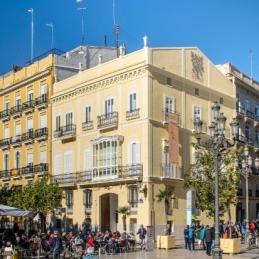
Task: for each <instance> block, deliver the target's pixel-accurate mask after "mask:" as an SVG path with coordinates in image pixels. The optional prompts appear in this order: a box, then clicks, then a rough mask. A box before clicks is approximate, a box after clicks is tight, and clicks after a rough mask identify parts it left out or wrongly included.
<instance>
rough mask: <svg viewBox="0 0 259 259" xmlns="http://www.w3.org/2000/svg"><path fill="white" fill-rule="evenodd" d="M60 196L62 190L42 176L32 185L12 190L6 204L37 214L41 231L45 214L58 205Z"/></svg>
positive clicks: (51, 211)
mask: <svg viewBox="0 0 259 259" xmlns="http://www.w3.org/2000/svg"><path fill="white" fill-rule="evenodd" d="M62 196H63V195H62V190H61V189H60V188H59V187H58V186H57V185H55V184H52V183H48V179H47V178H45V177H43V178H41V179H38V180H37V181H36V182H35V183H34V184H33V185H32V186H26V187H25V188H23V189H20V190H17V191H14V192H13V193H12V195H11V197H9V199H8V204H9V205H10V206H13V207H18V208H22V209H27V210H30V211H31V212H33V213H35V214H39V215H40V216H41V219H42V224H41V225H42V227H43V228H42V231H45V222H46V216H47V214H48V213H54V210H55V209H56V208H58V207H60V204H61V200H62Z"/></svg>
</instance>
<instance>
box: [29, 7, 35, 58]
mask: <svg viewBox="0 0 259 259" xmlns="http://www.w3.org/2000/svg"><path fill="white" fill-rule="evenodd" d="M28 12H29V13H31V61H32V60H33V56H34V10H33V8H30V9H29V10H28Z"/></svg>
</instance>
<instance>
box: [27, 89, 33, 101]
mask: <svg viewBox="0 0 259 259" xmlns="http://www.w3.org/2000/svg"><path fill="white" fill-rule="evenodd" d="M32 100H33V90H29V91H28V94H27V101H32Z"/></svg>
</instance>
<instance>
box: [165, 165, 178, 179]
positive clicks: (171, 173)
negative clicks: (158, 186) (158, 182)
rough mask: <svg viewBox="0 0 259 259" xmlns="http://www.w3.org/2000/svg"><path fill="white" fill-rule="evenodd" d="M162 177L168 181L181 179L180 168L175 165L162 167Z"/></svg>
mask: <svg viewBox="0 0 259 259" xmlns="http://www.w3.org/2000/svg"><path fill="white" fill-rule="evenodd" d="M162 177H163V178H168V179H181V178H182V176H181V175H180V172H179V168H178V167H177V166H176V165H174V164H163V165H162Z"/></svg>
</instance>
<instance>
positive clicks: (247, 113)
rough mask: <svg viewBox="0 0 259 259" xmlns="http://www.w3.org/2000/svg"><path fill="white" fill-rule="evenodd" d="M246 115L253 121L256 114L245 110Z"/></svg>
mask: <svg viewBox="0 0 259 259" xmlns="http://www.w3.org/2000/svg"><path fill="white" fill-rule="evenodd" d="M244 115H245V117H247V118H249V119H252V120H253V119H254V113H253V112H251V111H249V110H244Z"/></svg>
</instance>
